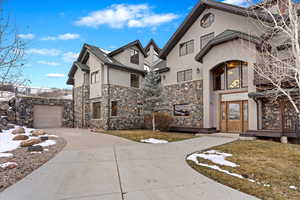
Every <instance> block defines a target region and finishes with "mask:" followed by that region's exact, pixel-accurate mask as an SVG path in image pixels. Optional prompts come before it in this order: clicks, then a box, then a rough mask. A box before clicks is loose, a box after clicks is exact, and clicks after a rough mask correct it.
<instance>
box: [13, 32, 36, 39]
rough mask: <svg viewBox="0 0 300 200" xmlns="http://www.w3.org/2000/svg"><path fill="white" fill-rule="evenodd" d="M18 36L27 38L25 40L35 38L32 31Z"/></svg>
mask: <svg viewBox="0 0 300 200" xmlns="http://www.w3.org/2000/svg"><path fill="white" fill-rule="evenodd" d="M17 36H18V37H19V38H22V39H27V40H32V39H34V38H35V35H34V34H32V33H28V34H19V35H17Z"/></svg>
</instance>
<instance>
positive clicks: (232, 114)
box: [221, 101, 248, 133]
mask: <svg viewBox="0 0 300 200" xmlns="http://www.w3.org/2000/svg"><path fill="white" fill-rule="evenodd" d="M247 129H248V101H229V102H222V103H221V131H222V132H230V133H242V132H245V131H247Z"/></svg>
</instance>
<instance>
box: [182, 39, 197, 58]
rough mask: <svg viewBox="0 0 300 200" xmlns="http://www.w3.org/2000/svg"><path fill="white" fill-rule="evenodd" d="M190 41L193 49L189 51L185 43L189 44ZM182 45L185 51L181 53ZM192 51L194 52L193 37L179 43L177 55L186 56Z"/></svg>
mask: <svg viewBox="0 0 300 200" xmlns="http://www.w3.org/2000/svg"><path fill="white" fill-rule="evenodd" d="M190 42H192V43H193V51H192V52H190V53H189V52H188V45H187V44H189V43H190ZM184 46H185V53H183V54H182V53H181V48H183V47H184ZM194 52H195V40H194V39H192V40H189V41H186V42H183V43H180V44H179V56H186V55H189V54H193V53H194Z"/></svg>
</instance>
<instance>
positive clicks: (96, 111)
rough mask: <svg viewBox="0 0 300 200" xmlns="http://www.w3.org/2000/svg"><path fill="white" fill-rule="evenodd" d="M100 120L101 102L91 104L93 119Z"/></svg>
mask: <svg viewBox="0 0 300 200" xmlns="http://www.w3.org/2000/svg"><path fill="white" fill-rule="evenodd" d="M100 118H101V102H97V103H93V119H100Z"/></svg>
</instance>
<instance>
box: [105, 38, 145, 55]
mask: <svg viewBox="0 0 300 200" xmlns="http://www.w3.org/2000/svg"><path fill="white" fill-rule="evenodd" d="M132 46H137V47H138V48H139V50H140V51H141V52H142V54H143V55H144V56H145V57H146V56H147V54H146V52H145V50H144V48H143V46H142V44H141V42H140V41H139V40H135V41H133V42H130V43H128V44H126V45H124V46H122V47H120V48H118V49H116V50H114V51H112V52H110V53H109V54H108V56H114V55H116V54H119V53H121V52H122V51H124V50H125V49H127V48H130V47H132Z"/></svg>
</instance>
